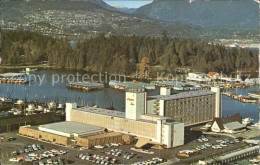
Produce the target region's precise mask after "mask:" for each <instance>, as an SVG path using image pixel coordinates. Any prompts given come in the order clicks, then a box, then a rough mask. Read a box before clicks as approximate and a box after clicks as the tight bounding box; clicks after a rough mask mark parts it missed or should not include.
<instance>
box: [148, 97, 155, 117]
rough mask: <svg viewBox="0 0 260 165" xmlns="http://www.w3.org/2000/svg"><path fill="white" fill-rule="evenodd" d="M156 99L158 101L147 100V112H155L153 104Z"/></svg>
mask: <svg viewBox="0 0 260 165" xmlns="http://www.w3.org/2000/svg"><path fill="white" fill-rule="evenodd" d="M155 101H156V99H153V100H147V101H146V112H147V113H150V114H154V111H153V106H154V103H155Z"/></svg>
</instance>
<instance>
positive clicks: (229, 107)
mask: <svg viewBox="0 0 260 165" xmlns="http://www.w3.org/2000/svg"><path fill="white" fill-rule="evenodd" d="M11 71H15V72H18V70H11ZM75 73H76V72H75V71H64V70H39V71H36V72H35V74H36V75H39V76H43V75H45V78H44V79H43V83H42V85H41V86H40V85H39V80H37V81H36V82H35V83H33V84H31V85H29V84H27V85H11V84H0V95H1V96H3V95H4V96H6V95H7V91H13V93H12V97H15V98H21V99H23V98H24V97H25V95H26V94H25V93H27V92H25V91H28V93H29V95H28V96H29V100H34V99H35V97H38V98H41V99H43V98H44V97H45V98H48V102H50V101H53V100H56V99H57V98H59V101H60V102H62V101H63V99H65V98H67V100H66V102H75V101H78V100H80V101H79V104H83V103H84V102H85V105H87V104H88V105H95V104H96V105H98V106H99V107H102V108H110V107H111V103H113V107H114V108H115V109H116V110H118V111H124V109H125V101H124V100H125V92H124V91H123V90H119V89H113V88H105V89H102V90H95V91H89V92H83V91H78V90H71V89H68V88H67V87H66V84H67V81H66V80H65V81H64V82H59V83H56V84H55V85H54V86H52V75H53V74H58V75H60V76H61V75H62V74H66V75H68V74H75ZM80 74H86V72H80ZM257 89H258V88H257V87H251V88H247V89H237V90H236V89H233V90H232V92H237V93H238V94H243V95H247V92H248V91H251V90H257ZM158 93H159V89H158V88H157V89H156V90H155V91H150V92H148V95H154V94H158ZM222 99H223V106H222V107H223V116H227V115H232V114H234V113H237V112H238V113H240V114H241V116H242V117H243V118H244V117H250V118H253V119H254V122H257V121H259V109H258V104H247V103H241V102H238V101H236V100H233V99H231V98H229V97H226V96H223V97H222Z"/></svg>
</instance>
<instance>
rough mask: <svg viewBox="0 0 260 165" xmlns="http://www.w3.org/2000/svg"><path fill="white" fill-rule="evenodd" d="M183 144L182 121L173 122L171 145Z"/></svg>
mask: <svg viewBox="0 0 260 165" xmlns="http://www.w3.org/2000/svg"><path fill="white" fill-rule="evenodd" d="M182 145H184V123H175V124H174V125H173V143H172V147H177V146H182Z"/></svg>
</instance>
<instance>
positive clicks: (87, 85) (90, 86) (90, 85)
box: [66, 82, 105, 91]
mask: <svg viewBox="0 0 260 165" xmlns="http://www.w3.org/2000/svg"><path fill="white" fill-rule="evenodd" d="M66 86H67V87H68V88H72V89H80V90H84V91H89V90H95V89H103V88H104V87H105V86H104V84H102V83H97V82H73V83H69V84H67V85H66Z"/></svg>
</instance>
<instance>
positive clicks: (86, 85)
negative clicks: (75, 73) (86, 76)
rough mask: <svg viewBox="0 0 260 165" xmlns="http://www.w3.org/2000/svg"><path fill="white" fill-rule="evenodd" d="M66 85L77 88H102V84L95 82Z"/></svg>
mask: <svg viewBox="0 0 260 165" xmlns="http://www.w3.org/2000/svg"><path fill="white" fill-rule="evenodd" d="M68 85H77V86H82V87H100V86H101V87H102V86H104V84H102V83H97V82H89V81H88V82H72V83H69V84H68Z"/></svg>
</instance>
